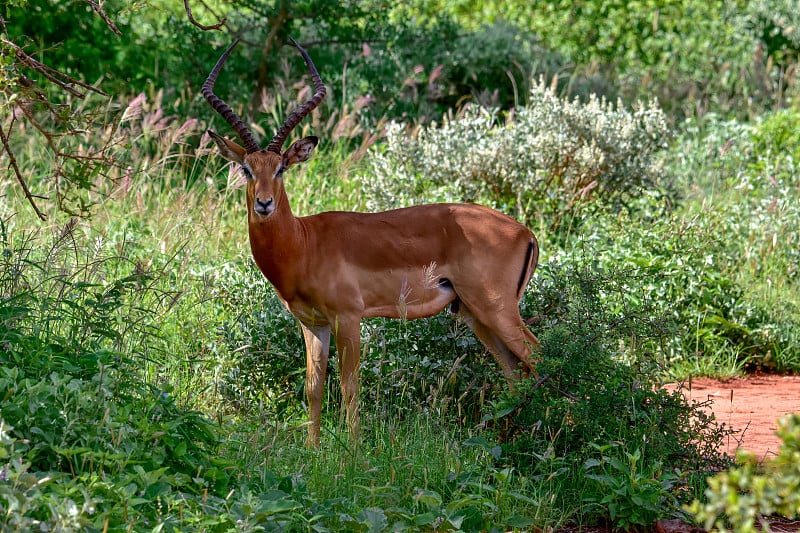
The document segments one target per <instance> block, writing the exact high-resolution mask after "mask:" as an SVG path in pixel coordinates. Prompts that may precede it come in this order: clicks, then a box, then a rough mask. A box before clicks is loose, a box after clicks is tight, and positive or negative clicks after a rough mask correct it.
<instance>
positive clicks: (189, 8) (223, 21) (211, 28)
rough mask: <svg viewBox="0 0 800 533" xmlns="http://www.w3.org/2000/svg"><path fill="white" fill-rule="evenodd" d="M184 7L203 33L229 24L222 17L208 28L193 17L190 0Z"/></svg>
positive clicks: (187, 0) (185, 2)
mask: <svg viewBox="0 0 800 533" xmlns="http://www.w3.org/2000/svg"><path fill="white" fill-rule="evenodd" d="M87 1H89V0H87ZM203 5H205V4H203ZM183 7H184V8H186V16H188V17H189V22H191V23H192V24H194V25H195V26H197V27H198V28H200V29H201V30H203V31H209V30H218V29H220V28H222V27H223V26H224V25H225V23H226V22H228V19H227V18H225V17H222V18H221V19H220V21H219V22H217V23H216V24H212V25H211V26H206V25H205V24H200V23H199V22H197V21H196V20H195V18H194V15H192V8H191V7H189V0H183Z"/></svg>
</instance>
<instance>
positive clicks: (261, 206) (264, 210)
mask: <svg viewBox="0 0 800 533" xmlns="http://www.w3.org/2000/svg"><path fill="white" fill-rule="evenodd" d="M274 210H275V202H274V201H273V200H272V198H268V199H266V200H262V199H261V198H256V204H255V205H254V206H253V211H255V212H256V214H258V215H269V214H270V213H272V212H273V211H274Z"/></svg>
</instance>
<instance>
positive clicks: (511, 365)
mask: <svg viewBox="0 0 800 533" xmlns="http://www.w3.org/2000/svg"><path fill="white" fill-rule="evenodd" d="M458 312H459V314H460V315H461V316H462V317H464V320H465V321H466V323H467V325H469V327H470V329H472V331H473V333H475V336H476V337H478V339H479V340H480V341H481V342H482V343H483V345H484V346H485V347H486V349H487V350H489V352H490V353H491V354H492V355H493V356H494V358H495V360H496V361H497V363H498V364H499V365H500V368H501V369H502V371H503V374H504V375H505V377H506V379H507V380H508V381H509V382H510V383H513V382H514V381H517V380H518V379H519V377H520V373H521V374H522V375H529V374H531V373H532V374H534V375H536V370H535V369H534V367H533V364H532V362H531V352H532V350H533V349H534V348H535V347H536V346H538V345H539V340H538V339H537V338H536V336H534V335H533V333H531V332H530V331H528V328H526V327H525V324H523V323H522V319H521V318H520V317H519V314H518V313H517V316H516V319H509V320H508V321H507V322H505V324H506V325H505V326H501V325H498V324H496V323H495V324H487V323H486V322H485V321H484V320H485V319H484V320H481V319H480V318H478V317H477V316H476V315H475V313H473V312H472V311H471V310H470V309H469V308H468V307H467V306H465V305H463V303H462V304H461V305H460V306H459V309H458Z"/></svg>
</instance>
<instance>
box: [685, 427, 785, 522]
mask: <svg viewBox="0 0 800 533" xmlns="http://www.w3.org/2000/svg"><path fill="white" fill-rule="evenodd" d="M778 437H780V439H781V441H782V444H781V447H780V449H779V450H778V455H777V456H776V457H770V458H768V459H766V462H765V464H764V465H763V467H762V466H761V465H760V464H759V461H758V459H757V458H756V457H755V456H753V455H752V454H748V453H746V452H743V453H741V454H740V455H739V456H738V457H737V460H738V462H739V466H736V467H735V468H731V469H730V470H728V471H727V472H722V473H720V474H717V475H716V476H714V477H712V478H709V480H708V488H707V489H706V491H705V497H706V499H707V501H706V502H701V501H700V500H695V501H694V502H693V503H692V505H691V506H690V507H689V510H690V511H691V512H692V513H693V514H694V515H695V516H696V517H697V519H698V520H699V521H700V522H701V523H702V524H703V526H704V527H705V528H706V529H707V530H711V529H712V528H713V529H715V530H719V531H738V532H742V533H752V532H756V531H770V527H769V519H768V517H769V516H770V515H774V514H779V515H781V516H784V517H787V518H790V519H796V518H797V517H798V516H800V460H799V459H800V415H797V414H794V415H788V416H786V417H784V418H782V419H781V420H780V421H779V422H778ZM729 528H730V529H729Z"/></svg>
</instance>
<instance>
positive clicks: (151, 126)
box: [0, 0, 800, 531]
mask: <svg viewBox="0 0 800 533" xmlns="http://www.w3.org/2000/svg"><path fill="white" fill-rule="evenodd" d="M189 5H190V6H191V8H192V9H193V16H194V17H195V18H196V20H197V21H199V23H202V24H206V25H214V24H218V23H221V22H223V19H225V20H224V24H222V25H221V26H220V28H221V31H201V30H200V29H199V28H198V27H197V26H195V25H193V24H192V23H191V22H190V21H189V17H188V15H187V13H186V12H185V11H184V9H183V6H181V5H180V3H179V2H178V3H176V2H172V1H162V0H148V1H145V2H135V3H130V2H123V1H120V0H109V1H106V2H102V3H94V2H86V1H83V0H71V1H66V2H61V1H55V0H13V1H10V2H7V3H6V4H4V10H3V12H2V13H0V23H2V24H0V34H1V35H0V66H1V67H2V69H0V110H2V113H0V126H2V129H0V140H2V149H1V150H0V166H2V168H4V169H8V171H7V172H6V173H4V174H2V176H0V198H2V201H0V254H1V255H0V413H2V414H1V415H0V529H3V530H4V531H5V530H9V531H28V530H31V529H38V530H51V531H55V530H59V531H78V530H80V531H154V530H155V531H193V530H197V531H201V530H202V531H228V530H233V529H236V530H241V531H265V530H266V531H301V530H302V531H310V530H313V531H433V530H437V531H445V530H448V531H449V530H454V531H455V530H458V531H508V530H512V529H514V528H519V529H533V528H540V529H543V530H544V529H548V528H556V529H557V528H559V527H561V526H564V525H572V524H581V525H587V524H605V525H609V526H611V527H614V528H619V529H630V530H636V529H640V530H641V529H644V528H646V527H647V526H649V525H650V524H651V523H652V522H653V521H655V520H657V519H660V518H668V517H681V518H683V519H685V520H690V519H691V518H690V516H689V515H688V514H687V513H688V511H687V509H689V508H688V507H685V506H683V504H685V503H687V502H689V501H692V500H695V499H697V502H696V503H694V504H693V506H692V507H691V510H692V512H698V513H699V516H700V519H701V521H703V522H704V523H705V524H707V525H711V524H716V525H727V526H732V527H734V528H737V529H745V528H746V527H748V525H749V523H750V521H751V519H752V518H754V517H755V516H756V515H757V514H758V513H772V512H775V513H781V514H784V515H786V516H790V515H791V514H792V513H793V512H794V513H795V514H796V512H797V511H796V508H793V507H792V505H794V504H795V503H796V502H795V499H796V498H795V499H792V498H791V496H792V495H793V494H794V493H795V492H796V490H795V489H796V477H797V475H796V474H797V473H796V472H795V471H793V470H792V468H791V467H792V465H794V464H795V463H796V461H795V462H794V463H793V462H792V461H793V459H792V457H794V456H792V455H791V454H792V453H794V454H795V455H796V453H797V452H796V450H795V448H796V446H795V444H796V440H797V439H796V433H797V428H796V426H797V424H796V420H795V419H794V418H792V419H788V421H787V423H786V424H785V425H784V426H782V427H783V429H782V434H781V435H782V437H783V439H784V441H785V444H784V448H783V449H782V451H781V454H780V455H779V457H778V458H777V459H776V461H775V462H774V463H773V464H769V465H767V468H768V470H767V471H766V474H765V473H764V472H762V471H761V470H760V467H759V466H758V465H756V464H755V463H754V462H746V463H744V464H742V465H741V466H739V467H737V468H736V469H734V470H731V471H730V472H729V473H721V474H719V475H718V476H716V477H713V478H712V481H710V482H709V483H708V484H706V481H705V479H706V476H707V475H708V474H711V473H716V471H717V470H719V469H721V468H724V467H726V466H727V464H728V463H727V461H728V458H726V457H724V456H721V455H719V453H718V451H717V450H718V449H719V443H720V441H721V439H722V438H723V437H724V436H726V435H728V434H729V432H730V431H731V430H730V428H727V427H725V426H724V425H720V424H718V422H717V421H716V420H714V419H713V418H712V417H710V416H708V415H707V414H705V412H704V411H703V410H702V409H700V407H702V406H698V405H690V404H688V403H687V402H686V401H685V400H684V398H683V396H682V395H681V394H680V393H679V392H668V391H667V390H665V389H662V388H661V387H660V386H661V384H662V383H663V382H664V381H666V380H675V379H680V378H683V377H686V376H692V375H696V374H708V375H717V376H728V375H735V374H740V373H742V372H745V371H748V370H751V369H757V370H759V371H781V372H798V371H800V348H799V347H800V289H799V288H798V282H799V281H800V279H799V276H800V273H799V271H798V267H797V265H798V262H799V261H800V256H799V255H798V254H799V253H800V252H798V250H800V229H799V228H800V222H798V221H799V220H800V212H798V210H799V209H800V177H799V176H800V169H798V162H800V133H799V132H800V111H799V110H798V108H797V103H796V92H797V84H796V69H797V62H798V50H799V49H800V45H799V44H798V43H800V37H798V35H799V34H798V28H800V25H798V13H800V12H799V11H798V10H797V9H796V6H794V2H792V1H791V0H759V1H757V2H727V3H726V2H718V1H712V2H698V1H695V0H691V1H686V2H677V1H674V0H647V1H643V2H637V3H635V4H630V3H628V4H623V3H614V2H611V3H609V2H603V1H595V0H582V1H579V2H562V1H551V2H538V3H531V2H527V1H522V0H520V1H517V0H508V1H504V2H495V1H488V2H473V1H471V0H457V1H454V0H448V1H442V0H414V1H411V2H399V3H398V2H384V1H383V0H359V1H354V2H347V3H341V2H334V1H332V0H310V1H304V2H292V1H291V0H282V1H274V0H247V1H245V2H235V3H233V2H228V1H226V0H213V1H210V2H192V1H191V0H190V2H189ZM289 35H292V36H295V37H296V38H298V40H300V41H301V42H303V43H304V44H306V45H307V48H308V49H309V52H310V53H311V55H312V56H313V57H314V60H315V62H316V63H317V65H318V67H319V69H320V72H321V73H322V76H323V78H324V79H325V80H326V83H327V84H328V87H329V89H330V90H329V96H328V99H327V100H326V103H325V104H324V105H323V106H322V107H321V108H320V110H319V111H317V112H315V113H314V114H313V116H312V117H310V118H309V119H308V120H307V121H306V122H305V123H304V124H303V125H302V128H303V129H305V130H307V133H309V134H311V133H313V134H315V135H319V136H320V137H321V138H322V139H323V143H322V145H321V147H320V149H319V150H318V151H317V152H316V153H315V155H314V157H313V158H312V160H311V161H309V162H308V163H307V164H305V165H304V166H302V167H300V168H297V169H293V171H292V172H291V173H290V174H289V175H287V176H286V177H285V179H286V187H287V190H288V192H289V196H290V198H291V200H292V204H293V208H294V210H295V212H296V213H297V214H309V213H314V212H318V211H322V210H328V209H345V210H349V209H377V208H388V207H394V206H399V205H407V204H412V203H423V202H431V201H437V200H447V201H451V200H454V201H479V202H482V203H487V204H490V205H492V206H494V207H496V208H498V209H500V210H502V211H505V212H506V213H509V214H511V215H513V216H515V217H517V218H519V219H521V220H525V221H526V222H527V223H528V225H529V226H531V227H532V229H534V230H535V232H536V233H537V236H538V237H539V240H540V245H541V249H542V257H541V258H540V263H541V264H540V268H539V270H538V271H537V274H536V276H535V277H534V280H533V281H532V283H531V286H530V287H529V288H528V290H527V291H526V293H525V295H524V298H523V301H522V310H523V315H524V316H526V317H530V318H531V319H532V320H531V328H532V329H533V330H534V331H535V332H536V334H537V335H539V337H540V339H541V341H542V353H541V362H540V364H539V367H538V371H539V379H536V378H534V379H531V380H530V381H526V382H523V383H521V384H520V385H519V386H518V388H517V390H516V392H514V393H512V392H509V391H508V390H507V389H506V386H505V384H504V382H503V380H502V378H501V377H500V376H501V373H500V371H499V370H498V369H497V368H496V367H495V363H494V362H493V360H492V358H491V357H489V356H488V355H487V354H486V353H485V352H484V350H483V348H482V345H481V344H480V343H478V342H477V341H476V339H475V338H474V337H473V336H472V335H471V334H470V333H469V330H468V328H467V327H466V326H465V324H463V323H461V322H460V321H459V320H458V318H457V317H454V316H451V315H448V314H444V313H443V314H441V315H438V316H435V317H433V318H431V319H427V320H419V321H411V322H406V321H388V320H381V319H372V320H368V321H365V322H364V324H363V326H362V338H363V343H362V345H363V347H364V356H363V358H362V361H363V362H362V369H361V376H362V392H361V397H362V425H363V428H364V434H363V435H362V439H361V443H360V444H361V445H360V446H359V447H353V446H351V445H350V443H349V440H348V436H347V432H346V429H345V427H344V424H343V423H342V420H341V418H340V411H339V399H338V397H337V395H338V392H337V391H338V384H337V383H336V381H337V379H338V373H337V372H336V363H337V362H336V358H335V357H332V358H331V361H330V366H331V367H330V369H329V372H328V380H329V383H328V384H327V387H326V390H327V391H328V395H327V398H326V401H325V405H324V417H323V439H322V440H323V443H322V448H321V449H320V450H319V451H312V450H307V449H305V448H304V447H303V446H302V444H301V443H302V441H303V433H304V431H305V426H304V423H305V410H306V406H305V398H304V395H303V389H304V374H305V373H304V367H303V365H304V360H303V357H302V350H303V347H302V340H301V335H300V332H299V330H298V328H297V325H296V323H295V320H294V318H293V317H292V316H291V315H290V314H289V313H288V312H287V311H286V310H285V309H284V308H283V306H282V305H281V304H280V301H279V299H278V298H277V295H276V294H275V293H274V291H273V290H272V288H271V287H270V286H269V283H268V282H267V281H266V280H265V279H264V278H263V277H262V276H261V274H260V273H259V272H258V270H257V269H256V268H255V266H254V265H253V262H252V259H251V258H250V252H249V249H248V245H247V238H246V227H245V216H244V213H243V209H244V208H243V203H244V199H243V194H242V190H241V182H242V178H241V176H240V174H239V172H238V169H236V168H233V167H228V166H224V165H225V163H224V162H223V161H221V160H220V158H218V157H215V156H214V155H213V152H212V149H211V144H210V143H209V140H208V137H207V136H206V135H203V133H202V132H203V131H204V130H205V128H207V127H212V128H215V129H216V130H217V131H220V132H225V133H227V134H229V135H230V133H231V132H230V131H229V130H228V129H227V126H221V124H222V120H221V119H220V118H219V117H217V116H213V114H212V112H211V111H210V110H209V108H208V106H207V105H206V104H205V102H204V101H203V99H202V98H201V97H200V96H199V94H198V88H199V86H200V84H201V83H202V80H203V79H204V78H205V76H206V75H207V72H208V69H209V68H210V66H211V65H212V64H213V63H214V61H215V60H216V58H217V56H218V53H219V50H220V49H221V48H222V46H224V45H226V44H227V43H228V42H230V40H231V39H232V38H233V37H234V36H240V37H242V38H243V40H244V42H245V43H247V44H248V46H240V47H239V48H238V49H237V51H236V53H235V54H233V55H232V56H231V58H230V60H229V62H228V63H227V65H226V69H225V72H224V73H223V75H222V76H221V77H220V80H219V83H218V85H217V90H218V92H219V94H221V95H224V96H225V98H226V100H228V101H229V103H231V105H232V106H233V107H234V109H235V110H236V111H237V113H240V114H241V115H242V116H243V117H245V118H246V119H247V121H248V123H249V124H250V125H251V127H252V128H253V130H254V132H255V133H256V135H257V136H258V137H259V138H268V137H269V136H270V133H271V130H272V129H273V128H274V126H275V125H276V124H278V123H279V122H280V121H281V120H282V119H283V117H284V116H285V113H286V111H287V109H290V108H291V107H292V106H293V105H294V104H295V102H296V101H298V100H300V99H302V98H303V97H304V95H305V94H306V88H305V80H303V78H302V76H303V75H304V73H305V71H304V70H303V69H304V67H303V65H302V62H301V61H299V59H298V58H297V56H296V54H295V53H294V52H293V51H292V50H290V49H288V48H283V47H282V44H284V43H285V41H286V39H287V37H288V36H289ZM654 97H657V98H654ZM467 104H468V105H467ZM298 134H299V132H298ZM31 206H35V207H36V209H38V210H39V212H40V213H39V214H41V215H42V216H46V217H47V222H46V223H45V222H41V220H40V219H39V218H37V217H36V214H37V213H36V212H34V211H33V209H31ZM75 215H79V216H81V217H82V218H80V219H78V218H72V217H73V216H75ZM332 355H333V354H332ZM734 429H739V430H741V429H743V428H734ZM736 494H741V496H740V497H738V499H737V498H736V497H735V495H736ZM731 502H733V503H731Z"/></svg>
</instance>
